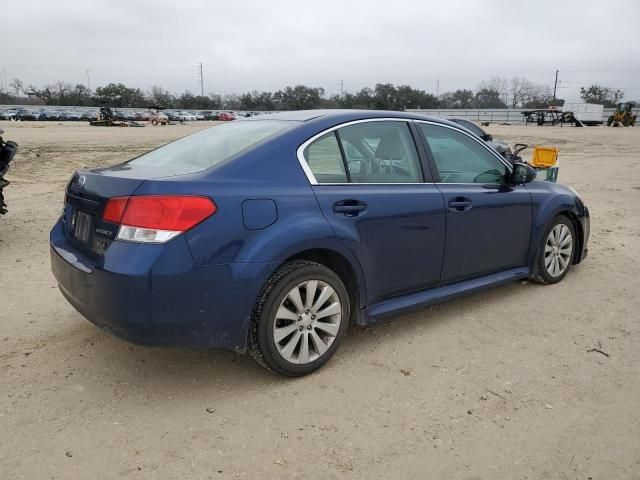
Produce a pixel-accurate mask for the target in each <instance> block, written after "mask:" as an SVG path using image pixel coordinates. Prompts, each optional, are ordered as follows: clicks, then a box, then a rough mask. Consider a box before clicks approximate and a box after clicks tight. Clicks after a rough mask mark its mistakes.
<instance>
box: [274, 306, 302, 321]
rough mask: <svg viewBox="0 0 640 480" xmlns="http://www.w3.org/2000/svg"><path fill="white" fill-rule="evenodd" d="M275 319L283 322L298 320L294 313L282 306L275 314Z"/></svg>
mask: <svg viewBox="0 0 640 480" xmlns="http://www.w3.org/2000/svg"><path fill="white" fill-rule="evenodd" d="M276 318H279V319H280V318H281V319H283V320H291V321H293V322H295V321H296V320H298V314H297V313H295V312H292V311H291V310H289V309H288V308H287V307H285V306H284V305H280V308H278V311H277V312H276Z"/></svg>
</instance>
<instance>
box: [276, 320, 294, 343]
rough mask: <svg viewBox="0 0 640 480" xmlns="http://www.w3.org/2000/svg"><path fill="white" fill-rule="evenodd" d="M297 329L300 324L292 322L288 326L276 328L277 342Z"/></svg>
mask: <svg viewBox="0 0 640 480" xmlns="http://www.w3.org/2000/svg"><path fill="white" fill-rule="evenodd" d="M296 330H298V325H296V324H295V323H290V324H289V325H287V326H286V327H278V328H276V329H275V332H273V339H274V340H275V341H276V343H280V342H281V341H282V340H284V339H285V338H287V337H288V336H289V335H291V333H292V332H294V331H296Z"/></svg>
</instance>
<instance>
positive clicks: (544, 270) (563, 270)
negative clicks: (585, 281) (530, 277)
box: [534, 215, 577, 285]
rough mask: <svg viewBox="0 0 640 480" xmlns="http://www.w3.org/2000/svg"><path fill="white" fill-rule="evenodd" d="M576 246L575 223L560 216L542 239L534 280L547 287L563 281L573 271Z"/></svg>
mask: <svg viewBox="0 0 640 480" xmlns="http://www.w3.org/2000/svg"><path fill="white" fill-rule="evenodd" d="M576 246H577V237H576V229H575V227H574V226H573V223H571V220H569V219H568V218H567V217H565V216H564V215H558V216H557V217H556V218H554V220H553V222H551V224H550V225H549V227H547V229H546V230H545V233H544V236H543V237H542V241H541V244H540V247H539V249H538V257H537V260H536V267H535V275H534V280H535V281H536V282H538V283H542V284H545V285H549V284H552V283H558V282H559V281H561V280H562V279H563V278H564V277H565V276H566V275H567V273H569V270H570V269H571V265H572V263H573V259H574V256H575V249H576Z"/></svg>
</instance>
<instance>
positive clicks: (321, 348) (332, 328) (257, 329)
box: [248, 260, 350, 377]
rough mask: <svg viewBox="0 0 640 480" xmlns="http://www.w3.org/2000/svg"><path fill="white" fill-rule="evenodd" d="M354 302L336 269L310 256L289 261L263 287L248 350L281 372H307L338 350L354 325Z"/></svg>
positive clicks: (253, 315)
mask: <svg viewBox="0 0 640 480" xmlns="http://www.w3.org/2000/svg"><path fill="white" fill-rule="evenodd" d="M296 292H297V293H296ZM294 300H295V301H294ZM349 305H350V302H349V294H348V293H347V289H346V288H345V286H344V283H343V282H342V280H341V279H340V277H338V275H336V274H335V273H334V272H333V271H332V270H330V269H329V268H327V267H325V266H324V265H321V264H319V263H315V262H309V261H306V260H294V261H291V262H288V263H286V264H284V265H283V266H282V267H280V268H279V269H278V270H277V271H276V272H275V273H274V274H273V275H272V276H271V278H270V279H269V280H268V281H267V283H266V284H265V285H264V287H263V288H262V291H261V293H260V296H259V298H258V301H257V303H256V305H255V307H254V310H253V314H252V323H251V326H250V328H249V338H248V352H249V354H250V355H251V356H252V357H253V358H254V359H255V360H256V361H257V362H258V363H260V364H261V365H262V366H264V367H266V368H268V369H270V370H272V371H274V372H276V373H278V374H280V375H284V376H287V377H300V376H303V375H308V374H310V373H312V372H314V371H316V370H318V369H319V368H320V367H322V366H323V365H324V364H325V363H327V361H329V359H330V358H331V357H332V356H333V354H334V353H335V352H336V350H337V349H338V347H339V345H340V340H341V339H342V337H343V336H344V333H345V331H346V329H347V326H348V324H349V314H350V311H349V308H350V307H349ZM318 342H321V343H318Z"/></svg>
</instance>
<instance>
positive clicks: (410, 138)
mask: <svg viewBox="0 0 640 480" xmlns="http://www.w3.org/2000/svg"><path fill="white" fill-rule="evenodd" d="M412 128H413V127H411V126H410V122H407V121H398V120H383V121H380V120H375V121H374V120H370V121H358V122H352V123H350V124H346V125H344V126H342V127H340V128H337V127H336V128H333V129H331V130H330V131H328V132H325V133H323V134H321V135H318V136H316V137H314V138H313V139H311V140H309V141H308V142H306V143H305V144H304V145H303V146H302V147H301V155H302V158H301V159H300V160H301V162H304V163H306V165H308V167H307V168H305V170H306V171H307V174H308V175H309V176H310V181H311V183H312V188H313V191H314V193H315V195H316V198H317V199H318V203H319V205H320V208H321V209H322V212H323V214H324V216H325V217H326V219H327V221H328V222H329V224H330V225H331V226H332V227H333V230H334V232H335V233H336V236H337V237H338V238H339V239H340V241H341V242H343V244H344V245H346V246H347V248H349V249H350V250H351V251H352V252H353V253H354V254H355V256H356V257H357V258H358V261H359V262H360V264H361V266H362V268H363V271H364V274H365V278H366V290H367V301H368V303H369V304H371V303H373V302H375V301H378V300H381V299H384V298H387V297H390V296H394V295H400V294H402V293H406V292H410V291H415V290H420V289H423V288H426V287H429V286H432V285H435V284H437V283H438V281H439V279H440V271H441V268H442V259H443V253H444V239H445V213H444V203H443V199H442V194H441V193H440V192H439V190H438V189H437V188H436V186H435V185H434V184H433V183H425V182H424V175H425V172H424V171H423V165H422V162H421V161H420V158H419V154H418V150H417V149H416V144H415V141H414V135H417V132H416V131H413V130H412ZM421 151H422V155H424V151H423V150H421Z"/></svg>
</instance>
